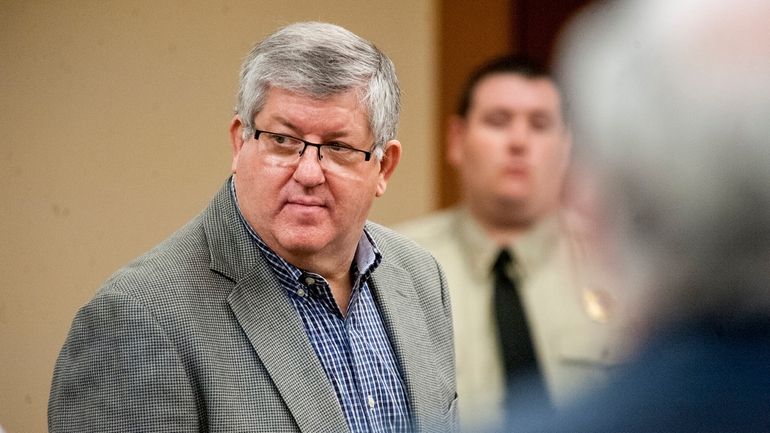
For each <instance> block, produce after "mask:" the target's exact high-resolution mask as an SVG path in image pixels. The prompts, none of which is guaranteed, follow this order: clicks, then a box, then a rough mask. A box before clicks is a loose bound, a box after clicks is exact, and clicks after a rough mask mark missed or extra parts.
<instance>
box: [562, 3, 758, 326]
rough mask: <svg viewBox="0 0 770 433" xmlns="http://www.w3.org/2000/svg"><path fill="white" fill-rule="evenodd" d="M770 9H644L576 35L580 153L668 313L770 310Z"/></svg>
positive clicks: (602, 16)
mask: <svg viewBox="0 0 770 433" xmlns="http://www.w3.org/2000/svg"><path fill="white" fill-rule="evenodd" d="M768 22H770V3H769V2H767V1H766V0H741V1H739V2H732V1H727V0H636V1H625V2H613V3H606V4H605V5H604V6H602V7H601V8H600V9H594V10H590V11H588V12H587V13H585V14H584V15H583V16H582V18H581V19H580V20H579V21H578V22H577V23H576V24H575V25H574V26H573V27H572V28H571V29H570V31H569V32H568V33H567V39H566V40H567V41H569V42H568V44H567V45H565V46H562V51H561V53H562V57H561V59H562V61H561V63H560V72H561V74H560V75H561V78H562V79H563V82H564V83H565V95H566V97H567V98H569V99H571V104H572V107H573V108H574V112H573V113H572V114H571V115H572V117H573V119H574V120H575V123H576V137H577V140H576V143H577V145H576V151H577V152H576V157H577V161H578V162H582V164H583V165H586V164H588V165H589V168H590V169H591V170H593V171H594V172H595V173H598V176H599V177H598V179H599V184H600V185H601V186H602V187H603V189H606V190H607V191H606V192H607V193H608V194H607V197H609V199H608V200H609V203H610V204H611V206H613V207H612V208H611V209H610V210H611V211H612V212H615V213H616V214H615V215H614V216H615V218H614V220H615V221H617V222H618V223H619V226H620V230H619V231H618V233H616V234H618V235H619V236H620V237H621V248H622V249H623V250H624V251H625V253H626V254H625V255H624V256H625V257H626V258H627V259H628V260H627V261H626V263H627V265H628V266H629V267H630V268H631V269H635V270H636V272H637V275H636V277H638V278H634V279H632V280H631V281H636V282H638V283H639V284H640V287H654V288H655V289H653V292H652V293H651V294H650V292H648V293H647V295H650V296H649V298H654V299H655V300H654V301H653V303H654V304H657V305H655V308H656V309H655V313H656V314H659V315H664V316H665V311H664V310H661V309H660V308H661V307H665V308H669V309H670V310H671V311H670V312H671V313H672V314H676V315H680V316H681V315H688V314H706V313H707V314H727V315H732V314H744V313H746V312H747V311H750V310H754V311H756V310H761V311H762V312H763V313H764V314H767V313H768V312H770V31H768V26H767V23H768Z"/></svg>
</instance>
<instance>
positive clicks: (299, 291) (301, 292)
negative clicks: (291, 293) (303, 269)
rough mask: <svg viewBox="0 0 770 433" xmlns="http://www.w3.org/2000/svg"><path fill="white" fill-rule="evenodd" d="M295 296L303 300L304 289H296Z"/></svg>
mask: <svg viewBox="0 0 770 433" xmlns="http://www.w3.org/2000/svg"><path fill="white" fill-rule="evenodd" d="M297 295H299V296H301V297H303V298H304V297H305V289H303V288H302V287H300V288H299V289H297Z"/></svg>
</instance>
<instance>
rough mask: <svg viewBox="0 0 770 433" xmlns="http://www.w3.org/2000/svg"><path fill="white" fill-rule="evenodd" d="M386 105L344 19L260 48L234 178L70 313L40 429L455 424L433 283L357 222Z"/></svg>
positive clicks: (448, 352) (399, 243)
mask: <svg viewBox="0 0 770 433" xmlns="http://www.w3.org/2000/svg"><path fill="white" fill-rule="evenodd" d="M398 114H399V88H398V84H397V79H396V76H395V71H394V68H393V65H392V63H391V61H390V60H389V59H388V58H387V57H386V56H385V55H384V54H382V53H381V52H380V51H379V50H378V49H377V48H376V47H374V46H373V45H372V44H371V43H370V42H368V41H365V40H363V39H361V38H360V37H358V36H356V35H354V34H352V33H351V32H349V31H347V30H345V29H342V28H340V27H337V26H334V25H330V24H324V23H300V24H294V25H290V26H287V27H285V28H283V29H281V30H279V31H277V32H276V33H274V34H272V35H271V36H269V37H268V38H266V39H265V40H264V41H262V42H260V43H259V44H257V45H256V46H255V47H254V49H253V50H252V51H251V53H250V54H249V56H248V57H247V59H246V60H245V62H244V64H243V68H242V72H241V81H240V91H239V94H238V104H237V113H236V115H235V117H234V118H233V120H232V122H231V124H230V135H231V140H232V149H233V160H232V171H233V176H232V177H231V179H229V180H228V181H227V182H226V183H225V185H224V186H223V188H222V189H221V190H220V191H219V193H217V194H216V196H215V197H214V199H213V200H212V202H211V203H210V205H209V206H208V208H206V209H205V210H204V211H203V213H202V214H201V215H200V216H198V217H197V218H195V219H194V220H193V221H191V222H190V223H188V224H187V225H186V226H185V227H184V228H182V229H181V230H180V231H179V232H177V233H176V234H174V235H173V236H172V237H171V238H169V239H168V240H166V241H165V242H163V243H162V244H160V245H159V246H158V247H156V248H154V249H153V250H152V251H150V252H148V253H147V254H145V255H144V256H142V257H140V258H139V259H137V260H136V261H134V262H133V263H131V264H129V265H128V266H126V267H125V268H124V269H122V270H120V271H118V272H117V273H116V274H115V275H114V276H113V277H112V278H110V280H109V281H108V282H107V283H106V284H105V285H104V286H103V287H102V288H101V289H100V290H99V292H98V293H97V295H96V296H95V297H94V299H93V300H91V301H90V302H89V303H88V304H87V305H86V306H85V307H83V308H82V309H81V310H80V311H79V312H78V314H77V316H76V318H75V320H74V323H73V325H72V329H71V331H70V334H69V336H68V338H67V341H66V343H65V344H64V348H63V349H62V351H61V354H60V356H59V360H58V362H57V365H56V370H55V373H54V378H53V386H52V389H51V398H50V404H49V426H50V430H51V431H57V432H58V431H62V432H64V431H66V432H69V431H95V432H97V431H98V432H107V431H121V432H125V431H156V432H160V431H168V432H171V431H174V432H183V431H185V432H186V431H190V432H192V431H211V432H213V431H263V432H277V431H319V432H320V431H325V432H331V431H333V432H342V431H353V432H391V431H413V430H429V429H436V430H442V431H443V430H447V429H449V430H451V429H453V428H454V425H455V416H454V398H455V384H454V359H453V349H452V331H451V330H452V323H451V315H450V312H449V303H448V297H447V288H446V284H445V282H444V278H443V275H442V274H441V271H440V270H439V268H438V265H437V264H436V262H435V261H434V260H433V259H432V258H431V257H430V256H429V255H428V254H427V253H426V252H424V251H422V250H420V249H419V248H417V247H415V246H414V245H413V244H412V243H410V242H408V241H406V240H405V239H404V238H402V237H400V236H398V235H395V234H393V233H392V232H390V231H388V230H386V229H384V228H382V227H380V226H378V225H376V224H373V223H370V222H367V220H366V219H367V214H368V211H369V208H370V206H371V204H372V201H373V200H374V198H375V197H378V196H380V195H382V194H383V193H384V192H385V188H386V186H387V183H388V180H389V179H390V177H391V175H392V174H393V172H394V170H395V168H396V166H397V165H398V162H399V158H400V155H401V144H400V143H399V142H398V141H397V140H395V132H396V126H397V121H398Z"/></svg>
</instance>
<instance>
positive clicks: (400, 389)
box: [231, 178, 411, 432]
mask: <svg viewBox="0 0 770 433" xmlns="http://www.w3.org/2000/svg"><path fill="white" fill-rule="evenodd" d="M231 191H232V194H233V200H235V203H236V206H237V203H238V201H237V198H236V194H235V179H234V178H233V180H232V182H231ZM238 212H239V215H240V208H239V210H238ZM241 221H242V222H243V224H244V226H245V227H246V229H247V230H248V232H249V233H250V234H251V236H252V238H253V239H254V241H255V242H256V244H257V246H258V247H259V249H260V251H261V252H262V254H263V256H264V257H265V259H267V261H268V263H269V264H270V267H271V268H272V270H273V272H275V275H276V277H278V281H280V283H281V286H282V287H283V288H284V289H285V290H286V294H287V296H288V297H289V299H290V300H291V302H292V304H293V305H294V308H295V309H296V311H297V314H299V317H300V318H301V319H302V323H303V324H304V325H305V332H306V333H307V336H308V338H309V339H310V343H311V344H312V346H313V349H314V350H315V354H316V356H318V359H319V360H320V361H321V365H322V366H323V369H324V371H325V372H326V376H327V377H328V378H329V381H330V382H331V384H332V386H334V391H335V392H336V394H337V399H338V400H339V402H340V405H341V407H342V411H343V412H344V414H345V418H346V419H347V422H348V426H350V430H351V431H353V432H408V431H410V430H411V425H410V422H411V421H410V415H409V402H408V399H407V396H406V388H405V385H404V381H403V379H402V377H401V372H400V370H399V368H398V362H397V361H396V356H395V353H394V351H393V347H392V346H391V344H390V340H389V339H388V334H387V332H386V331H385V326H384V324H383V322H382V318H381V317H380V313H379V310H378V309H377V305H376V304H375V302H374V298H373V297H372V292H371V290H370V289H369V284H368V280H369V276H370V275H371V273H372V272H373V271H374V269H376V268H377V265H379V263H380V261H381V260H382V255H381V254H380V252H379V251H378V250H377V247H376V246H375V244H374V240H373V239H372V238H371V237H370V236H369V234H368V233H366V231H364V233H363V234H362V235H361V239H360V240H359V242H358V248H357V249H356V256H355V259H354V261H353V264H352V266H351V271H350V272H351V276H352V279H353V282H354V284H353V290H352V294H351V298H350V304H349V306H348V312H347V316H343V315H342V314H341V313H340V310H339V308H337V304H336V302H335V301H334V298H333V297H332V293H331V290H330V288H329V284H328V283H327V282H326V280H325V279H324V278H323V277H322V276H320V275H318V274H315V273H312V272H307V271H303V270H301V269H299V268H297V267H296V266H294V265H292V264H291V263H288V262H287V261H285V260H284V259H283V258H281V257H280V256H278V255H277V254H276V253H275V252H273V251H272V250H271V249H270V248H269V247H268V246H267V245H266V244H265V243H264V242H263V241H262V239H261V238H260V237H259V235H257V234H256V233H255V232H254V230H252V228H251V226H249V224H248V223H246V221H245V219H243V216H242V215H241Z"/></svg>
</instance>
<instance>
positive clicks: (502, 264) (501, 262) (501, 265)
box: [492, 248, 512, 273]
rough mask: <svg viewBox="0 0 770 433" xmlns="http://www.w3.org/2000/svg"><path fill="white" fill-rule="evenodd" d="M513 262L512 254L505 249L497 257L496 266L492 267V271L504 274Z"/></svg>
mask: <svg viewBox="0 0 770 433" xmlns="http://www.w3.org/2000/svg"><path fill="white" fill-rule="evenodd" d="M511 261H512V258H511V253H509V252H508V250H507V249H505V248H503V249H502V250H500V253H499V254H498V255H497V259H495V264H494V265H493V266H492V270H493V271H494V272H495V273H501V272H503V273H504V272H505V270H506V268H507V267H508V265H510V264H511Z"/></svg>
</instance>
